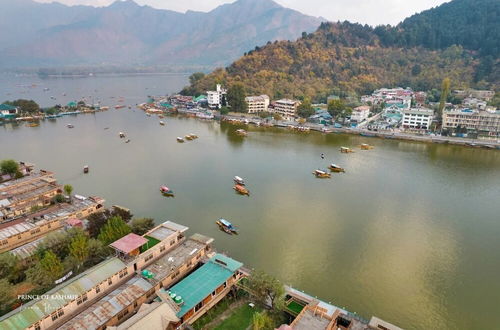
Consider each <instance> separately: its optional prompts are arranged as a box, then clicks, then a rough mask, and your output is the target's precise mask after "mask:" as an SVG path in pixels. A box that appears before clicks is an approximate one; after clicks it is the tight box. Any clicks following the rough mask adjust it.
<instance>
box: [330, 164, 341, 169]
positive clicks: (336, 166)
mask: <svg viewBox="0 0 500 330" xmlns="http://www.w3.org/2000/svg"><path fill="white" fill-rule="evenodd" d="M330 166H331V167H334V168H340V166H338V165H336V164H331V165H330Z"/></svg>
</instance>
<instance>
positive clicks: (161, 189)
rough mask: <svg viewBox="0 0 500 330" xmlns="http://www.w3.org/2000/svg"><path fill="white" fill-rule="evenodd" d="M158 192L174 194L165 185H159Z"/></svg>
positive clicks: (166, 194)
mask: <svg viewBox="0 0 500 330" xmlns="http://www.w3.org/2000/svg"><path fill="white" fill-rule="evenodd" d="M160 192H161V193H162V194H163V195H165V196H174V191H173V190H172V189H170V188H169V187H167V186H161V187H160Z"/></svg>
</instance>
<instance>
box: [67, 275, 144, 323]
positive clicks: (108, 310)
mask: <svg viewBox="0 0 500 330" xmlns="http://www.w3.org/2000/svg"><path fill="white" fill-rule="evenodd" d="M152 287H153V286H152V285H151V284H149V283H148V282H147V281H146V280H144V279H142V278H140V277H138V276H135V277H133V278H131V279H130V280H128V281H127V282H126V283H124V284H122V285H120V286H119V287H118V288H116V289H115V290H113V291H112V292H110V293H109V294H108V295H106V296H105V297H103V298H102V299H101V300H99V301H97V302H96V303H94V304H93V305H91V306H89V307H88V308H87V309H85V310H83V311H82V312H80V313H78V314H77V316H76V317H74V318H73V319H71V320H69V321H68V322H66V323H65V324H64V325H63V326H61V327H59V328H58V329H98V328H100V327H102V326H104V325H105V324H106V322H108V321H109V320H110V319H112V318H113V317H115V316H116V315H117V314H118V313H120V312H121V311H122V310H124V309H125V308H127V307H128V306H130V305H131V304H133V303H134V301H135V300H137V299H138V298H139V297H141V296H143V295H145V294H146V292H148V291H149V290H150V289H151V288H152Z"/></svg>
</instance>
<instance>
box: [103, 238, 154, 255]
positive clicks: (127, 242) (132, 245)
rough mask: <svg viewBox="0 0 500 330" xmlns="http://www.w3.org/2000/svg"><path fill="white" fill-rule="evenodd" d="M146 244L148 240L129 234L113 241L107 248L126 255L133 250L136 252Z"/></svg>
mask: <svg viewBox="0 0 500 330" xmlns="http://www.w3.org/2000/svg"><path fill="white" fill-rule="evenodd" d="M147 242H148V240H147V239H146V238H144V237H142V236H139V235H137V234H134V233H130V234H128V235H126V236H123V237H122V238H120V239H119V240H117V241H114V242H113V243H111V244H110V245H109V246H110V247H112V248H113V249H115V250H118V251H121V252H123V253H127V254H128V253H130V252H132V251H134V250H137V249H138V248H140V247H141V246H143V245H144V244H146V243H147Z"/></svg>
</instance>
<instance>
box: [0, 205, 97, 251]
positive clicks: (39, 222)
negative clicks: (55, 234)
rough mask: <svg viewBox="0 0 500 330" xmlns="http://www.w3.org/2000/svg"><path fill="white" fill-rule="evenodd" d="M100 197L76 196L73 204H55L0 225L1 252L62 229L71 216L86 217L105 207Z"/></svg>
mask: <svg viewBox="0 0 500 330" xmlns="http://www.w3.org/2000/svg"><path fill="white" fill-rule="evenodd" d="M103 204H104V200H103V199H102V198H99V197H88V198H86V197H81V196H79V198H74V199H73V202H72V203H71V204H67V203H63V204H58V205H54V206H52V207H49V208H47V209H45V210H41V211H39V212H35V213H33V214H30V215H29V216H24V217H22V218H19V219H16V220H14V221H12V222H8V223H5V224H3V225H1V227H0V253H1V252H5V251H10V250H12V249H14V248H17V247H20V246H23V245H24V244H28V243H30V242H32V241H35V240H37V239H38V238H40V237H42V236H45V235H46V234H48V233H50V232H52V231H55V230H58V229H61V228H62V227H63V226H64V221H65V220H66V219H69V218H78V219H84V218H87V217H88V216H89V215H91V214H93V213H96V212H99V211H102V210H103V209H104V207H103V206H104V205H103Z"/></svg>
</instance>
